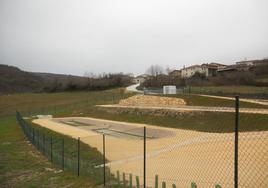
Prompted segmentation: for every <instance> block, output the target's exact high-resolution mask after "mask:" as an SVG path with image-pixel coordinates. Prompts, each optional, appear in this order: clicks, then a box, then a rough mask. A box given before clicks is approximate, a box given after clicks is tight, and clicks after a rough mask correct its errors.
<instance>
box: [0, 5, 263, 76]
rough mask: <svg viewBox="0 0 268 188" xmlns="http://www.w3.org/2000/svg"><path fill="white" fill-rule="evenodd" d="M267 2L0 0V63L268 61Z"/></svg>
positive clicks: (122, 66)
mask: <svg viewBox="0 0 268 188" xmlns="http://www.w3.org/2000/svg"><path fill="white" fill-rule="evenodd" d="M267 8H268V1H267V0H174V1H171V0H0V64H9V65H15V66H18V67H20V68H21V69H24V70H27V71H38V72H53V73H66V74H75V75H83V74H84V73H85V72H86V71H87V72H94V73H100V72H125V73H128V72H133V73H135V74H137V73H143V72H145V70H146V69H147V68H148V67H149V66H150V65H151V64H159V65H162V66H163V67H164V68H166V67H167V66H169V67H170V68H182V67H183V66H184V65H185V66H188V65H192V64H201V63H209V62H218V63H225V64H231V63H234V62H236V61H239V60H244V59H245V58H247V59H256V58H257V59H262V58H265V57H268V11H267V10H268V9H267Z"/></svg>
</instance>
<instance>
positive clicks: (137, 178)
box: [136, 176, 140, 188]
mask: <svg viewBox="0 0 268 188" xmlns="http://www.w3.org/2000/svg"><path fill="white" fill-rule="evenodd" d="M136 187H137V188H140V180H139V176H136Z"/></svg>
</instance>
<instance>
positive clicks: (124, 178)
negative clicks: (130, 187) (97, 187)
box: [123, 172, 127, 187]
mask: <svg viewBox="0 0 268 188" xmlns="http://www.w3.org/2000/svg"><path fill="white" fill-rule="evenodd" d="M123 187H127V186H126V174H125V172H123Z"/></svg>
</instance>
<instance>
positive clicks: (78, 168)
mask: <svg viewBox="0 0 268 188" xmlns="http://www.w3.org/2000/svg"><path fill="white" fill-rule="evenodd" d="M233 104H234V106H233V107H230V106H229V105H227V106H226V107H218V108H217V110H216V111H215V109H214V108H213V107H212V108H206V109H207V110H206V109H205V112H203V111H202V112H201V111H200V112H199V111H197V112H194V113H198V116H195V117H196V118H198V119H196V120H195V121H192V119H191V118H192V117H191V118H190V120H191V121H190V120H189V122H188V120H187V118H188V116H187V117H186V116H185V117H184V118H186V120H185V119H184V121H182V124H186V123H190V125H191V127H192V130H189V129H187V128H181V127H183V126H178V128H176V126H173V127H172V128H168V127H162V126H151V125H142V124H135V123H123V122H115V121H108V120H105V121H99V120H97V119H90V120H89V119H86V118H82V119H79V118H77V119H75V118H68V119H67V120H64V119H58V120H57V121H60V122H61V123H65V124H68V125H72V126H74V127H77V128H79V129H80V130H83V131H86V132H88V136H82V137H80V138H77V139H66V138H65V139H64V138H63V137H60V136H54V135H52V134H48V133H46V132H45V131H42V130H40V129H35V128H34V127H33V126H31V125H30V124H28V123H27V122H26V121H25V120H24V119H23V118H22V117H21V116H20V114H19V113H17V119H18V122H19V124H20V125H21V127H22V129H23V131H24V133H25V135H26V136H27V138H28V139H29V140H30V141H31V142H32V143H33V145H34V146H35V147H36V148H37V149H38V150H39V151H40V152H41V153H43V154H44V155H45V156H46V157H47V158H48V159H49V160H51V162H53V163H55V164H57V165H58V166H59V167H60V168H62V169H63V170H70V171H72V172H74V173H75V174H77V175H78V176H80V175H82V176H88V177H89V179H90V180H92V181H94V182H95V184H96V185H104V186H105V187H137V188H138V187H155V188H158V187H163V188H165V187H173V188H175V187H191V188H197V187H198V188H199V187H201V188H202V187H204V188H207V187H215V188H225V187H226V188H228V187H235V188H238V187H245V188H251V187H260V188H266V187H268V162H267V161H268V131H267V123H268V113H267V109H260V108H256V107H255V106H250V107H248V106H244V105H245V104H244V103H241V106H239V104H240V103H239V98H238V97H237V98H236V99H235V100H234V103H233ZM188 115H189V116H191V114H188ZM208 119H209V120H208ZM208 124H210V125H209V126H208Z"/></svg>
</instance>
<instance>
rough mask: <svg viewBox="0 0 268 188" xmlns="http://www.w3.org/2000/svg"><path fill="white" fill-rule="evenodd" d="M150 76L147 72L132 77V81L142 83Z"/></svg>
mask: <svg viewBox="0 0 268 188" xmlns="http://www.w3.org/2000/svg"><path fill="white" fill-rule="evenodd" d="M149 78H150V76H149V75H148V74H142V75H139V76H137V77H136V78H134V79H133V82H134V83H136V84H141V83H143V82H144V81H145V80H147V79H149Z"/></svg>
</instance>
